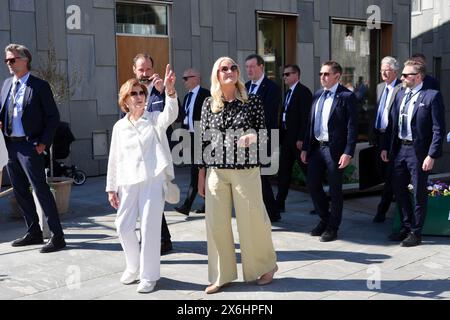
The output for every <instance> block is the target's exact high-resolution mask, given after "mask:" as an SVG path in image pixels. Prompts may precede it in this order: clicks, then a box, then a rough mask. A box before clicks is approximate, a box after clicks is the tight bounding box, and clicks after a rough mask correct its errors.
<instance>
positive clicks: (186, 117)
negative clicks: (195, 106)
mask: <svg viewBox="0 0 450 320" xmlns="http://www.w3.org/2000/svg"><path fill="white" fill-rule="evenodd" d="M193 94H194V93H193V92H192V91H191V92H189V93H188V97H187V99H186V104H185V105H184V114H185V116H184V124H189V105H190V104H191V99H192V95H193Z"/></svg>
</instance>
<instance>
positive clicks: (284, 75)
mask: <svg viewBox="0 0 450 320" xmlns="http://www.w3.org/2000/svg"><path fill="white" fill-rule="evenodd" d="M293 73H295V72H292V71H291V72H285V73H283V77H289V76H290V75H291V74H293Z"/></svg>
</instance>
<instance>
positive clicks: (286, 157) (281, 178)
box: [276, 64, 312, 212]
mask: <svg viewBox="0 0 450 320" xmlns="http://www.w3.org/2000/svg"><path fill="white" fill-rule="evenodd" d="M300 76H301V71H300V68H299V66H298V65H295V64H291V65H286V66H285V67H284V72H283V79H284V83H285V84H286V87H287V88H288V90H287V92H286V95H285V98H284V103H283V107H282V111H281V117H280V143H281V148H280V169H279V170H278V193H277V198H276V199H277V200H276V201H277V204H278V207H279V209H280V211H281V212H284V209H285V204H284V202H285V200H286V197H287V195H288V192H289V186H290V184H291V177H292V168H293V167H294V163H295V161H299V158H300V151H301V150H302V145H303V139H304V138H305V133H306V127H307V124H308V115H309V113H310V110H311V103H312V93H311V90H309V89H308V88H307V87H306V86H304V85H303V84H301V83H300ZM299 164H300V167H302V170H303V172H304V173H306V167H305V166H304V164H303V163H300V161H299Z"/></svg>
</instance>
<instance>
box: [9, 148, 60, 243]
mask: <svg viewBox="0 0 450 320" xmlns="http://www.w3.org/2000/svg"><path fill="white" fill-rule="evenodd" d="M6 148H7V149H8V155H9V161H8V165H7V170H8V174H9V177H10V180H11V184H12V186H13V188H14V195H15V197H16V200H17V203H18V205H19V208H20V209H21V210H22V213H23V216H24V218H25V223H26V225H27V228H28V230H27V232H29V233H34V234H36V233H41V232H42V231H41V227H40V225H39V216H38V214H37V211H36V205H35V204H34V199H33V194H32V192H31V190H30V184H31V187H32V188H33V190H34V192H35V193H36V196H37V198H38V200H39V204H40V205H41V207H42V210H43V211H44V214H45V218H46V220H47V223H48V227H49V229H50V231H51V232H52V233H53V235H54V236H57V237H62V236H64V233H63V230H62V227H61V222H60V220H59V215H58V210H57V208H56V203H55V198H54V197H53V194H52V193H51V191H50V187H49V185H48V184H47V181H46V177H45V168H44V163H45V160H44V157H43V156H42V155H39V154H38V153H37V152H36V149H35V146H34V145H33V144H32V143H30V142H28V141H23V142H10V141H6Z"/></svg>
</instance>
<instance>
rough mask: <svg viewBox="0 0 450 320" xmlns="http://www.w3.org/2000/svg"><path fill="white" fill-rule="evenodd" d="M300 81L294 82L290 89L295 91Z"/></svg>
mask: <svg viewBox="0 0 450 320" xmlns="http://www.w3.org/2000/svg"><path fill="white" fill-rule="evenodd" d="M298 83H300V81H297V82H296V83H294V84H293V85H292V86H291V87H290V88H289V89H291V92H294V90H295V87H296V86H297V84H298ZM291 96H292V93H291ZM289 100H291V99H289Z"/></svg>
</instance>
